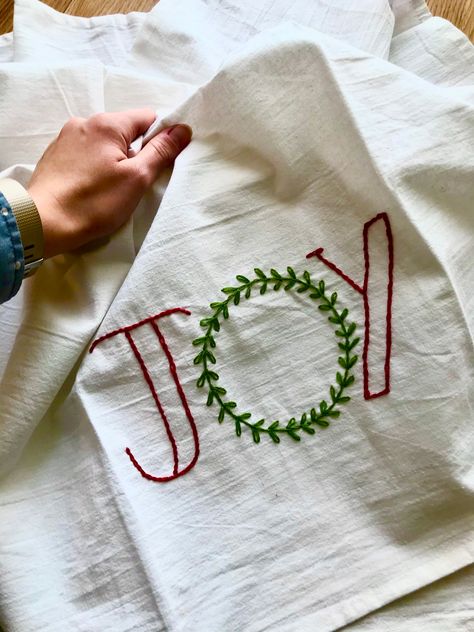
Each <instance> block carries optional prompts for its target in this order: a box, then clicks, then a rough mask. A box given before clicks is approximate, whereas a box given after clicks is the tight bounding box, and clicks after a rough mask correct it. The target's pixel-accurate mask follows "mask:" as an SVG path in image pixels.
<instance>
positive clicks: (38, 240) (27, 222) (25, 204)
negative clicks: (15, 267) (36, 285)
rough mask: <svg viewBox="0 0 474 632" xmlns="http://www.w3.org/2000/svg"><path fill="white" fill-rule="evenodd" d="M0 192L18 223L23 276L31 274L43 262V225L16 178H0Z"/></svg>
mask: <svg viewBox="0 0 474 632" xmlns="http://www.w3.org/2000/svg"><path fill="white" fill-rule="evenodd" d="M0 192H1V193H2V194H3V196H4V197H5V199H6V200H7V202H8V204H9V205H10V207H11V209H12V211H13V214H14V216H15V219H16V223H17V224H18V230H19V231H20V236H21V243H22V244H23V255H24V261H25V270H24V273H23V277H24V278H25V277H28V276H31V275H32V274H34V273H35V272H36V270H37V269H38V268H39V267H40V265H41V264H42V263H43V251H44V242H43V227H42V225H41V217H40V214H39V213H38V209H37V208H36V204H35V203H34V202H33V200H32V199H31V197H30V196H29V195H28V193H27V191H26V189H24V188H23V187H22V185H21V184H20V183H19V182H17V181H16V180H12V179H11V178H5V179H3V180H0Z"/></svg>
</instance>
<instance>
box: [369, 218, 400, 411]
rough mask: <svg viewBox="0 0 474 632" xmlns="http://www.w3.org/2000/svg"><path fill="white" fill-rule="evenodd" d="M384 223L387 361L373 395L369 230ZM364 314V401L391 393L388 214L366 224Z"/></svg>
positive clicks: (390, 247) (390, 254)
mask: <svg viewBox="0 0 474 632" xmlns="http://www.w3.org/2000/svg"><path fill="white" fill-rule="evenodd" d="M380 220H381V221H383V223H384V225H385V235H386V237H387V247H388V267H387V276H388V282H387V305H386V311H385V361H384V388H383V389H382V390H381V391H378V392H376V393H373V392H371V391H370V388H369V383H370V371H369V345H370V329H371V328H370V305H369V297H368V287H369V274H370V253H369V230H370V228H371V227H372V226H373V225H374V224H375V223H376V222H378V221H380ZM363 242H364V246H363V247H364V262H365V270H364V294H363V297H364V313H365V336H364V347H363V351H362V371H363V375H364V399H367V400H369V399H376V398H377V397H382V396H383V395H387V394H388V393H390V359H391V353H392V302H393V235H392V229H391V226H390V221H389V219H388V215H387V213H378V214H377V215H376V216H375V217H373V218H372V219H371V220H369V221H368V222H366V223H365V224H364V231H363Z"/></svg>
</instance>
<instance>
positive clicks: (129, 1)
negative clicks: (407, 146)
mask: <svg viewBox="0 0 474 632" xmlns="http://www.w3.org/2000/svg"><path fill="white" fill-rule="evenodd" d="M44 2H46V4H49V5H50V6H51V7H53V8H54V9H56V10H58V11H63V12H64V13H67V14H69V15H82V16H84V17H90V16H93V15H105V14H107V13H128V12H129V11H149V10H150V9H151V8H152V7H154V6H155V4H156V0H102V1H101V2H98V1H97V0H44ZM427 4H428V6H429V7H430V10H431V12H432V13H433V14H434V15H439V16H441V17H443V18H446V19H447V20H450V21H451V22H453V24H455V25H456V26H457V27H458V28H459V29H461V30H462V31H464V33H466V35H467V36H468V37H469V38H470V39H471V41H473V42H474V0H427ZM0 6H1V8H0V33H7V32H8V31H11V30H12V26H13V0H0Z"/></svg>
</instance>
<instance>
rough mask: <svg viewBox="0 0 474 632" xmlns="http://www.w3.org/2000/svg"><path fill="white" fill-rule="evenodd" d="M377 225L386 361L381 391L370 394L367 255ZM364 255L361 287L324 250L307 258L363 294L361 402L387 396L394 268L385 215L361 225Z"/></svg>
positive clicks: (368, 261)
mask: <svg viewBox="0 0 474 632" xmlns="http://www.w3.org/2000/svg"><path fill="white" fill-rule="evenodd" d="M378 221H383V223H384V225H385V234H386V238H387V251H388V266H387V276H388V282H387V304H386V312H385V359H384V388H383V389H382V390H380V391H378V392H375V393H374V392H372V391H371V390H370V387H369V383H370V371H369V347H370V333H371V326H370V305H369V296H368V286H369V275H370V253H369V230H370V228H371V227H372V226H373V225H374V224H375V223H376V222H378ZM362 238H363V254H364V282H363V286H362V287H361V286H360V285H358V284H357V283H356V282H355V281H353V280H352V279H351V278H350V277H349V276H348V275H347V274H345V273H344V272H343V271H342V270H341V269H340V268H338V267H337V266H336V265H335V264H334V263H332V262H331V261H329V259H326V257H323V255H322V253H323V251H324V248H317V249H316V250H314V251H312V252H310V253H308V254H307V255H306V258H307V259H309V258H310V257H317V258H318V259H319V260H320V261H322V262H323V263H324V264H325V265H326V266H327V267H328V268H330V269H331V270H332V271H333V272H335V273H336V274H337V275H338V276H340V277H341V278H342V279H344V281H346V282H347V283H348V284H349V285H350V286H351V287H352V288H353V289H354V290H356V291H357V292H358V293H359V294H362V298H363V304H364V323H365V335H364V345H363V351H362V373H363V378H364V385H363V390H364V399H366V400H369V399H376V398H377V397H382V395H387V394H388V393H390V388H391V386H390V362H391V355H392V305H393V267H394V253H393V234H392V228H391V225H390V219H389V217H388V215H387V213H385V212H382V213H378V214H377V215H376V216H375V217H373V218H372V219H370V220H369V221H368V222H366V223H365V224H364V228H363V232H362Z"/></svg>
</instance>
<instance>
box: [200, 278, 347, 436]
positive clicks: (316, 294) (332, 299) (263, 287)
mask: <svg viewBox="0 0 474 632" xmlns="http://www.w3.org/2000/svg"><path fill="white" fill-rule="evenodd" d="M287 272H288V274H287V275H286V276H283V275H281V274H280V273H279V272H278V271H277V270H275V269H273V268H272V269H271V271H270V275H269V276H267V275H266V274H265V273H264V272H263V271H262V270H260V269H259V268H255V274H256V277H255V278H254V279H252V280H251V279H248V278H247V277H245V276H243V275H240V274H239V275H237V277H236V279H237V281H238V282H239V283H240V284H241V285H239V286H238V287H225V288H223V290H222V292H223V293H224V294H226V295H227V298H226V300H225V301H222V302H215V303H211V305H210V307H211V309H212V310H213V314H212V316H210V317H208V318H203V319H202V320H201V321H200V325H201V327H203V328H204V329H205V334H204V336H202V337H200V338H196V340H194V341H193V345H194V346H196V347H202V349H201V351H200V352H199V353H198V355H197V356H196V357H195V358H194V364H196V365H197V364H201V365H202V369H203V370H202V373H201V375H200V376H199V379H198V380H197V386H198V387H199V388H203V387H205V386H207V389H208V396H207V405H208V406H212V405H213V404H214V403H216V404H217V405H218V407H219V413H218V421H219V423H222V422H223V421H224V419H225V418H226V417H230V418H231V419H232V420H233V421H234V424H235V432H236V435H237V436H238V437H240V436H241V434H242V427H247V428H248V429H249V430H250V431H251V433H252V437H253V440H254V442H255V443H260V435H261V434H262V433H266V434H268V435H269V436H270V438H271V439H272V440H273V442H274V443H280V436H279V435H280V434H286V435H288V436H289V437H291V438H292V439H294V440H295V441H300V439H301V437H300V436H299V434H298V433H299V432H300V431H303V432H306V433H307V434H310V435H312V434H314V433H315V428H314V427H313V426H315V425H316V426H319V427H320V428H327V427H328V426H329V423H330V419H331V418H336V417H339V415H340V410H338V408H337V406H338V405H340V404H346V403H347V402H349V401H350V399H351V398H350V397H349V396H347V395H345V394H344V392H345V389H346V388H347V387H349V386H351V385H352V384H353V383H354V381H355V378H354V375H353V374H352V373H351V369H352V368H353V367H354V365H355V364H356V362H357V358H358V356H357V355H351V352H352V350H353V349H354V347H356V346H357V344H358V343H359V338H354V333H355V330H356V327H357V326H356V324H355V323H353V322H352V323H350V324H348V323H347V322H346V319H347V316H348V314H349V310H348V309H346V308H344V309H343V310H342V311H341V312H339V311H338V310H337V309H336V307H335V305H336V303H337V292H333V293H332V294H331V296H327V295H326V288H325V283H324V281H322V280H321V281H319V283H318V284H317V285H315V284H314V283H313V282H312V281H311V276H310V274H309V272H307V271H305V272H303V275H302V276H301V277H298V275H297V274H296V273H295V271H294V270H293V268H290V267H288V268H287ZM272 286H273V290H274V291H278V290H280V289H281V288H284V289H285V290H290V289H292V288H296V292H298V293H299V294H301V293H304V292H309V298H311V299H312V300H314V301H319V306H318V307H319V309H320V310H321V311H322V312H330V314H329V317H328V320H329V322H331V323H333V324H334V325H337V327H336V330H335V335H336V336H337V337H338V339H340V340H339V342H338V346H339V349H340V350H341V351H343V354H342V355H340V356H339V358H338V363H339V366H340V367H341V368H342V369H343V370H344V372H340V371H338V372H337V374H336V384H337V386H335V385H331V386H330V388H329V398H330V401H331V403H330V404H328V402H327V401H326V400H324V399H323V400H322V401H321V402H320V403H319V405H318V406H317V407H314V408H311V410H310V411H308V412H303V414H302V415H301V417H300V419H299V421H297V419H296V417H292V418H291V419H290V420H289V421H288V422H287V423H286V425H285V424H283V425H280V421H279V420H275V421H273V422H272V423H271V424H270V425H266V422H265V419H259V420H258V421H257V422H255V423H252V422H251V421H250V420H251V417H252V414H251V413H250V412H244V413H239V412H238V410H237V404H236V402H234V401H224V399H223V398H224V396H225V395H226V393H227V391H226V389H225V388H224V387H222V386H219V385H218V384H217V382H218V380H219V375H218V374H217V373H216V372H215V371H213V370H211V368H210V366H209V365H210V364H214V365H215V364H216V362H217V361H216V357H215V355H214V353H213V352H212V351H211V349H215V348H216V346H217V345H216V340H215V337H214V332H216V333H217V332H219V331H220V328H221V324H220V321H219V319H220V318H221V317H222V318H223V319H228V318H229V308H230V307H231V305H232V304H233V305H238V304H239V303H240V300H241V298H242V297H244V298H245V299H249V298H250V297H251V294H252V290H253V289H257V288H258V289H259V291H260V294H265V292H266V291H267V289H268V288H271V287H272Z"/></svg>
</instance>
